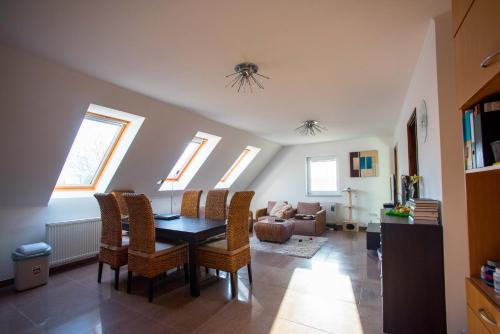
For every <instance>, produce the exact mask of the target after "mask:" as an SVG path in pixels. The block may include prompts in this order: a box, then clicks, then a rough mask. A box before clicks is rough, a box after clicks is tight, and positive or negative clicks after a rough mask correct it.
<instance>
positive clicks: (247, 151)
mask: <svg viewBox="0 0 500 334" xmlns="http://www.w3.org/2000/svg"><path fill="white" fill-rule="evenodd" d="M250 153H251V150H250V149H248V148H245V149H244V150H243V152H241V154H240V156H239V157H238V159H237V160H236V162H235V163H234V164H233V165H232V166H231V168H229V170H228V171H227V172H226V174H224V176H223V177H222V178H221V179H220V181H219V182H222V183H223V182H226V181H227V179H228V178H229V177H230V176H231V174H233V173H234V171H235V170H236V168H238V166H239V165H240V164H241V162H242V161H243V159H245V157H246V156H247V155H249V154H250Z"/></svg>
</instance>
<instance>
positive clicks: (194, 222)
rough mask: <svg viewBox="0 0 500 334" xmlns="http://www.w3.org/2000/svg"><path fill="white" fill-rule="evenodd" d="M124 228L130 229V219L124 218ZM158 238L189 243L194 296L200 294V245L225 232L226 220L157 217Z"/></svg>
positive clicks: (191, 291)
mask: <svg viewBox="0 0 500 334" xmlns="http://www.w3.org/2000/svg"><path fill="white" fill-rule="evenodd" d="M122 224H123V229H124V230H126V231H128V227H129V225H128V220H123V222H122ZM155 231H156V240H158V241H162V240H164V241H169V240H182V241H186V242H187V243H188V245H189V285H190V293H191V296H193V297H199V296H200V267H199V265H198V245H199V244H200V243H201V242H203V241H204V240H206V239H208V238H210V237H213V236H216V235H219V234H222V233H225V232H226V220H224V219H221V220H216V219H205V218H192V217H184V216H181V217H179V218H177V219H172V220H162V219H155Z"/></svg>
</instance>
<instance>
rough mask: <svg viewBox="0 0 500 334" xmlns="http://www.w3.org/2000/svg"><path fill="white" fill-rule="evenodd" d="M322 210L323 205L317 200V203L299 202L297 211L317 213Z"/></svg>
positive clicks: (300, 212) (305, 213)
mask: <svg viewBox="0 0 500 334" xmlns="http://www.w3.org/2000/svg"><path fill="white" fill-rule="evenodd" d="M320 210H321V205H319V202H315V203H307V202H299V203H298V204H297V213H298V214H302V215H315V214H316V213H318V211H320Z"/></svg>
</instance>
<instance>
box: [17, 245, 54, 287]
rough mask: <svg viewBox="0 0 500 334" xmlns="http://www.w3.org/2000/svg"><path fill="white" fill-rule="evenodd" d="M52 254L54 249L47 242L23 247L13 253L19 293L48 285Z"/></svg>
mask: <svg viewBox="0 0 500 334" xmlns="http://www.w3.org/2000/svg"><path fill="white" fill-rule="evenodd" d="M51 253H52V247H50V246H49V245H48V244H46V243H45V242H37V243H35V244H29V245H23V246H21V247H19V248H17V249H16V250H15V251H14V252H12V260H13V261H14V274H15V279H14V282H15V287H16V290H17V291H22V290H26V289H30V288H34V287H36V286H39V285H44V284H47V281H48V280H49V255H50V254H51Z"/></svg>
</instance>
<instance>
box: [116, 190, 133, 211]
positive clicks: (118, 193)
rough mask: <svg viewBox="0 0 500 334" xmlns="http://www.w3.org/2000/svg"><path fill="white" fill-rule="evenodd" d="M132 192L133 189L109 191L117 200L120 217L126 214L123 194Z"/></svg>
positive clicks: (126, 209) (126, 208)
mask: <svg viewBox="0 0 500 334" xmlns="http://www.w3.org/2000/svg"><path fill="white" fill-rule="evenodd" d="M133 192H134V191H133V190H115V191H112V192H111V193H112V194H113V195H114V196H115V197H116V201H117V202H118V207H119V208H120V213H121V215H122V217H126V216H128V207H127V203H125V199H124V198H123V194H125V193H133Z"/></svg>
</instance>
